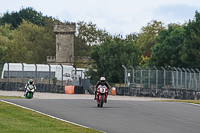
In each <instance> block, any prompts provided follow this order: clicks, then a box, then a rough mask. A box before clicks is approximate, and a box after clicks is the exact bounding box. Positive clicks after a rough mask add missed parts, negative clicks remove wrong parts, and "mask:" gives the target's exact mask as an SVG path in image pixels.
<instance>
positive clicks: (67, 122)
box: [1, 100, 106, 133]
mask: <svg viewBox="0 0 200 133" xmlns="http://www.w3.org/2000/svg"><path fill="white" fill-rule="evenodd" d="M1 101H2V102H5V103H8V104H12V105H15V106H18V107H21V108H24V109H28V110H31V111H34V112H37V113H40V114H43V115H46V116H49V117H51V118H54V119H57V120H60V121H64V122H67V123H70V124H73V125H76V126H80V127H84V128H90V129H94V128H91V127H87V126H84V125H80V124H77V123H74V122H71V121H67V120H64V119H61V118H58V117H55V116H52V115H48V114H45V113H42V112H40V111H37V110H34V109H31V108H27V107H24V106H21V105H18V104H15V103H12V102H8V101H5V100H1ZM94 130H97V129H94ZM97 131H100V130H97ZM100 132H103V133H106V132H104V131H100Z"/></svg>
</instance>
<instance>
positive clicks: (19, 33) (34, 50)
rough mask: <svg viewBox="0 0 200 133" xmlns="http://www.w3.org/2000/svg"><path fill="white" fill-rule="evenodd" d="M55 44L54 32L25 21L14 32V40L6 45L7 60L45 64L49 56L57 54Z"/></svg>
mask: <svg viewBox="0 0 200 133" xmlns="http://www.w3.org/2000/svg"><path fill="white" fill-rule="evenodd" d="M52 29H53V27H52ZM55 44H56V43H55V35H54V33H53V32H52V31H51V32H49V29H48V28H46V27H43V26H38V25H35V24H33V23H30V22H27V21H25V20H23V22H22V24H21V25H20V26H19V27H18V28H17V29H15V30H13V31H12V39H11V41H10V42H9V43H8V44H7V45H6V47H7V52H6V55H5V59H6V60H7V61H8V62H26V63H33V62H35V63H45V62H46V57H47V56H48V55H54V54H55V47H56V46H55Z"/></svg>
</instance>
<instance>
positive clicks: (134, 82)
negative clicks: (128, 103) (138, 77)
mask: <svg viewBox="0 0 200 133" xmlns="http://www.w3.org/2000/svg"><path fill="white" fill-rule="evenodd" d="M130 67H131V68H132V69H133V87H134V86H135V77H134V74H135V69H134V68H133V67H132V66H130Z"/></svg>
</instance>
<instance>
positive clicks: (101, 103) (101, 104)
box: [100, 96, 104, 107]
mask: <svg viewBox="0 0 200 133" xmlns="http://www.w3.org/2000/svg"><path fill="white" fill-rule="evenodd" d="M103 97H104V96H101V102H100V106H101V107H103Z"/></svg>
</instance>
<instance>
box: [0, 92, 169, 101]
mask: <svg viewBox="0 0 200 133" xmlns="http://www.w3.org/2000/svg"><path fill="white" fill-rule="evenodd" d="M0 95H2V96H21V97H24V92H23V91H2V90H0ZM34 98H35V99H94V95H90V94H58V93H41V92H35V94H34ZM108 100H133V101H152V100H171V99H165V98H152V97H135V96H116V95H115V96H113V95H109V96H108Z"/></svg>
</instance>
